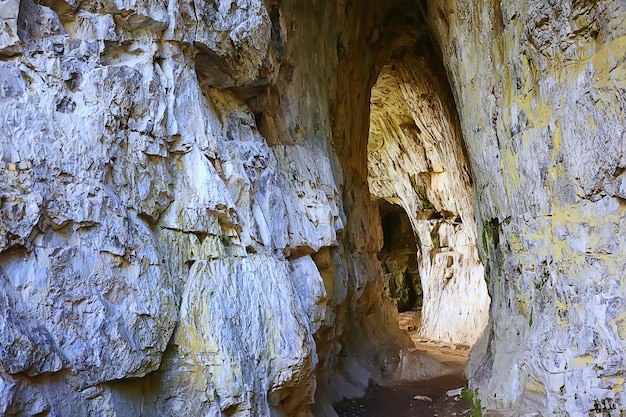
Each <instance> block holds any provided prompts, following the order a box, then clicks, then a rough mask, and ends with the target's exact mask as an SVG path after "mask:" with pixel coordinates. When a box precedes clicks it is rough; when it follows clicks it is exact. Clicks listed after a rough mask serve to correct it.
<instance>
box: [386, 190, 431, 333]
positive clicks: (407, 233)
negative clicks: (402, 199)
mask: <svg viewBox="0 0 626 417" xmlns="http://www.w3.org/2000/svg"><path fill="white" fill-rule="evenodd" d="M378 210H379V213H380V220H381V225H382V229H383V247H382V249H381V250H380V253H379V255H378V260H379V261H380V264H381V266H382V268H383V273H384V274H385V275H384V279H385V287H384V288H385V293H386V294H387V295H388V296H389V297H390V298H391V299H392V300H394V303H395V304H396V307H397V308H398V312H406V311H414V310H417V309H419V308H421V306H422V302H423V290H422V282H421V279H420V275H419V269H418V265H417V247H418V245H417V242H416V241H415V235H414V234H413V228H412V227H411V220H410V219H409V216H408V215H407V213H406V211H405V210H404V209H403V208H402V206H400V205H398V204H391V203H389V202H387V201H386V200H379V201H378ZM411 327H415V326H414V325H411ZM412 330H415V329H412Z"/></svg>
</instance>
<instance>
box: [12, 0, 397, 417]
mask: <svg viewBox="0 0 626 417" xmlns="http://www.w3.org/2000/svg"><path fill="white" fill-rule="evenodd" d="M5 3H6V4H4V5H2V7H1V8H0V9H1V10H0V13H2V16H0V17H2V23H3V26H2V36H0V41H1V42H0V56H1V57H0V58H1V59H0V85H1V86H2V94H1V97H0V100H1V101H2V108H3V109H4V110H5V111H3V112H2V114H1V115H0V130H1V131H2V132H5V134H3V135H2V136H1V137H0V161H1V162H0V164H1V165H0V174H1V175H0V197H1V200H0V202H1V205H2V211H1V212H0V215H1V221H0V231H1V232H0V287H1V288H2V291H1V292H0V293H1V295H0V300H1V301H2V302H1V304H0V307H1V311H2V313H1V314H0V323H1V324H2V328H3V329H5V331H3V332H2V334H1V335H0V341H1V345H2V349H1V350H0V414H3V415H35V414H37V415H59V416H61V415H70V414H71V415H85V416H86V415H89V416H105V415H106V416H110V415H200V414H202V415H215V416H218V415H241V416H243V415H269V414H275V415H309V414H310V409H311V405H312V404H313V402H314V401H315V396H316V395H317V396H318V401H317V405H316V406H317V407H318V408H320V410H323V409H324V407H328V406H329V405H330V402H329V401H332V400H334V399H338V398H341V397H342V396H343V395H346V394H352V395H357V394H358V393H360V392H362V389H363V388H364V387H365V386H366V385H367V384H368V382H369V380H370V378H376V377H380V376H381V375H382V374H383V372H387V373H390V374H391V373H393V372H394V363H397V361H398V359H397V355H396V354H395V352H397V349H398V348H399V347H400V346H403V345H407V344H408V343H409V341H408V338H406V337H405V336H403V335H402V334H401V333H400V331H399V330H395V329H394V328H389V326H388V325H389V323H393V320H394V315H393V314H394V310H393V305H392V304H391V301H390V300H389V299H388V298H385V297H383V296H382V294H383V293H382V271H381V269H380V265H379V264H378V262H377V260H376V257H375V254H376V252H377V251H378V249H379V248H380V245H381V244H382V233H381V231H380V228H379V227H374V228H371V229H370V228H369V227H368V228H367V230H363V229H362V228H355V225H356V224H360V225H366V224H368V222H369V218H370V217H371V216H374V217H373V218H375V219H377V216H376V215H375V207H374V206H373V205H368V204H364V203H363V201H366V199H361V198H360V197H359V192H355V191H351V190H353V187H352V186H348V187H347V188H346V187H345V185H346V184H347V183H344V179H343V177H342V167H341V166H340V164H339V163H338V159H337V156H336V154H335V153H334V152H333V150H332V148H331V146H330V143H331V130H330V129H331V118H330V112H331V110H332V106H331V105H330V101H331V93H332V91H333V84H332V82H330V81H329V78H328V77H330V76H332V74H333V73H334V72H335V71H336V65H337V57H336V51H335V50H334V49H333V50H326V49H325V48H322V46H324V45H326V40H325V39H320V35H319V34H320V33H322V34H325V36H326V38H327V39H329V40H330V41H329V42H335V39H336V37H337V30H336V26H335V22H334V21H333V20H332V19H331V17H332V16H334V15H335V13H336V10H335V7H334V6H333V5H325V6H323V5H313V4H310V5H308V6H306V7H301V6H300V5H298V6H297V7H296V4H295V2H292V3H289V2H283V4H281V5H280V6H279V5H278V4H274V3H271V2H268V4H265V3H263V2H260V1H237V2H234V1H215V2H213V1H212V2H205V3H202V2H200V3H198V2H186V1H179V2H171V3H169V4H167V5H166V4H162V3H158V2H132V1H131V2H119V1H107V2H100V3H89V2H68V3H65V2H52V1H51V2H48V1H42V2H40V3H36V2H34V1H32V0H23V1H18V0H15V1H9V2H5ZM328 22H332V23H331V24H329V23H328ZM320 25H327V26H326V27H324V26H321V29H322V30H321V32H320ZM346 36H348V37H353V36H354V34H353V33H352V32H349V33H348V34H347V35H346ZM311 48H314V50H315V51H317V52H316V54H315V55H311V54H310V50H311ZM311 65H314V71H309V70H308V68H310V67H311ZM315 108H317V110H315V111H312V109H315ZM363 117H364V119H363V121H364V122H365V121H366V120H367V115H366V113H364V114H363ZM342 123H344V124H345V122H342ZM362 126H363V127H365V126H366V125H365V124H362ZM340 186H344V188H346V190H345V193H346V194H347V195H349V196H350V197H349V198H354V200H353V201H354V202H353V203H350V204H354V205H357V203H356V201H358V204H360V205H361V206H359V209H358V210H362V211H358V210H357V211H355V213H354V214H353V215H351V216H350V219H348V218H347V216H346V214H345V211H346V205H345V204H344V203H343V196H342V191H341V188H340ZM360 192H361V193H366V192H367V189H366V188H361V191H360ZM364 195H366V194H364ZM361 200H362V201H361ZM344 231H347V232H348V233H345V232H344ZM348 339H351V340H355V343H354V344H353V346H354V347H351V346H350V344H349V343H347V342H346V340H348ZM381 341H382V343H381ZM381 346H386V348H384V349H381ZM385 349H387V350H385ZM381 351H383V352H384V353H382V354H380V352H381ZM394 355H395V356H394ZM374 356H376V358H375V359H372V358H373V357H374ZM340 357H342V358H344V359H341V360H340ZM394 361H395V362H394ZM344 368H345V369H352V370H353V369H360V370H361V371H360V374H359V375H358V376H355V375H349V372H348V371H345V372H343V373H341V372H340V370H341V369H344ZM331 380H332V381H331ZM333 384H334V385H333ZM330 385H333V386H334V387H336V388H337V387H341V388H340V389H339V388H337V389H328V390H324V389H323V388H324V387H328V386H330ZM318 386H319V387H320V389H317V390H316V387H318ZM320 412H322V411H320ZM328 412H329V413H331V414H332V411H331V410H329V411H328Z"/></svg>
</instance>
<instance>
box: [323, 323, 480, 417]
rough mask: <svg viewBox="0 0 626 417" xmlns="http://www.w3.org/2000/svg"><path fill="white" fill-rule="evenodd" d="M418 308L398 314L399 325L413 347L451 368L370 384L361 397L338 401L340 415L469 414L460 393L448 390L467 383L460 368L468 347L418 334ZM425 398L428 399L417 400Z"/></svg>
mask: <svg viewBox="0 0 626 417" xmlns="http://www.w3.org/2000/svg"><path fill="white" fill-rule="evenodd" d="M419 315H420V313H419V311H409V312H404V313H400V314H399V325H400V327H401V328H404V329H405V330H408V331H409V334H410V335H411V338H412V339H413V342H414V343H415V348H416V349H417V350H418V351H420V352H423V354H424V355H426V356H430V357H431V358H433V359H436V360H437V361H439V362H441V363H442V364H444V365H446V366H447V367H448V368H451V370H452V372H451V373H449V374H446V375H438V376H433V377H432V378H430V379H427V380H423V381H415V382H400V381H389V382H387V383H385V384H384V385H377V386H371V387H370V388H369V389H368V390H367V393H366V394H365V396H364V397H363V398H358V399H354V400H346V401H343V402H341V403H340V404H337V405H336V406H335V409H336V411H337V414H338V415H339V417H422V416H428V417H431V416H437V417H443V416H468V415H469V414H470V406H469V404H468V403H467V401H466V400H465V399H463V398H461V397H460V396H459V395H448V394H447V391H450V390H456V389H458V388H462V387H465V386H467V380H466V379H465V376H464V375H463V368H464V366H465V363H466V362H467V358H468V355H469V346H467V345H459V344H456V345H455V344H447V343H443V342H436V341H431V340H426V339H421V338H419V337H418V336H417V334H416V331H415V329H416V328H418V327H419ZM420 397H428V398H430V399H431V400H432V401H428V399H426V398H424V399H420Z"/></svg>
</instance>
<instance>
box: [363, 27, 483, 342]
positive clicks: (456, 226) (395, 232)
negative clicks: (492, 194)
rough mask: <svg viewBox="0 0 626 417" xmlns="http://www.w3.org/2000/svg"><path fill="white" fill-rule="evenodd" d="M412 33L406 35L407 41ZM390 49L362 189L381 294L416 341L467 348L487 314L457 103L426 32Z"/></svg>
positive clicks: (373, 105)
mask: <svg viewBox="0 0 626 417" xmlns="http://www.w3.org/2000/svg"><path fill="white" fill-rule="evenodd" d="M413 40H414V42H413ZM413 40H412V41H411V42H406V41H405V42H402V43H400V46H399V47H397V48H395V49H394V50H392V51H391V52H390V53H389V56H388V58H387V59H386V62H385V65H382V66H381V70H380V72H379V74H378V78H377V80H376V82H375V84H374V86H373V87H372V90H371V99H370V123H369V137H368V187H369V191H370V195H371V196H372V198H373V199H374V200H375V201H376V203H377V204H378V207H379V213H380V219H381V226H382V233H383V245H382V248H381V250H380V253H379V254H378V257H379V260H380V262H381V267H382V269H383V272H384V277H385V292H386V293H387V295H388V296H390V297H391V298H392V299H393V300H394V302H395V303H396V306H397V308H398V311H399V312H406V311H413V312H414V313H415V314H414V315H413V317H412V318H413V320H410V319H411V317H409V320H408V322H407V317H406V315H405V316H404V317H403V315H400V316H401V318H402V319H403V320H404V323H403V324H404V325H405V326H404V327H405V328H408V330H409V332H410V333H413V334H412V336H414V340H416V339H421V340H432V341H440V342H447V343H451V344H453V345H455V346H458V345H462V346H471V345H472V344H473V343H474V342H475V341H476V340H477V339H478V337H479V335H480V334H481V333H482V331H483V329H484V327H485V325H486V324H487V320H488V309H489V302H490V300H489V296H488V293H487V286H486V283H485V279H484V268H483V266H482V264H481V261H480V259H479V255H478V250H477V247H476V241H477V239H476V234H477V232H476V229H477V228H476V223H475V220H474V213H473V208H472V185H471V184H472V182H471V177H470V171H469V165H468V162H467V157H466V153H465V150H464V144H463V138H462V133H461V129H460V123H459V120H458V115H457V112H456V105H455V102H454V99H453V96H452V93H451V90H450V86H449V84H448V79H447V75H446V72H445V69H444V67H443V64H442V63H441V62H442V61H441V58H440V55H439V54H438V51H437V49H436V48H435V47H434V46H433V42H431V41H430V39H429V37H428V35H427V34H417V36H416V37H415V38H414V39H413Z"/></svg>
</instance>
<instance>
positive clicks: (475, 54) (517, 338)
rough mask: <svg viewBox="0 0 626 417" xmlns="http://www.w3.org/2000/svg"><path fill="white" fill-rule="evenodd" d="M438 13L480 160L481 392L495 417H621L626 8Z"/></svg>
mask: <svg viewBox="0 0 626 417" xmlns="http://www.w3.org/2000/svg"><path fill="white" fill-rule="evenodd" d="M428 6H429V7H428V15H429V20H430V21H431V23H432V27H433V28H434V33H435V34H436V37H437V38H438V41H439V43H440V44H441V46H442V50H443V55H444V57H445V61H446V63H447V69H448V73H449V76H450V80H451V83H452V85H453V91H454V92H455V97H456V101H457V103H458V107H459V114H460V117H461V125H462V128H463V134H464V137H465V143H466V146H467V150H468V154H469V159H470V161H471V168H472V174H473V179H474V182H475V190H476V194H475V196H476V198H475V207H476V216H477V222H478V224H479V234H480V236H481V238H480V240H481V241H482V244H481V246H482V247H481V251H482V257H483V259H484V260H485V268H486V269H487V271H488V276H489V280H490V282H489V287H490V292H491V295H492V307H491V321H492V323H491V325H490V326H489V327H488V329H487V330H486V332H485V334H484V336H483V340H482V342H481V346H480V347H479V348H477V349H475V350H474V352H473V353H474V354H473V360H472V362H473V363H472V366H471V370H470V376H471V381H472V386H473V387H475V388H477V389H478V390H479V395H480V397H481V399H482V401H483V402H482V404H483V405H484V406H487V407H488V408H490V409H499V410H516V411H517V412H520V413H521V412H526V413H532V412H537V413H541V414H542V415H546V414H553V413H556V414H557V415H590V414H591V415H592V414H593V413H594V412H597V413H599V415H620V412H623V411H620V410H624V409H626V396H625V395H624V385H623V384H624V370H625V369H626V367H625V365H626V364H625V363H624V357H625V356H624V354H625V353H626V352H625V349H626V337H625V336H626V335H625V333H624V329H625V328H624V324H625V322H624V317H625V315H626V301H625V300H626V298H625V296H626V287H625V286H624V284H625V281H624V273H623V271H624V266H625V265H624V263H625V262H626V261H625V259H626V258H625V257H624V250H625V248H626V246H625V245H624V243H625V242H624V236H625V235H624V232H623V231H624V222H625V220H626V210H625V209H626V206H625V205H624V198H623V197H624V196H623V194H622V192H621V191H620V190H621V187H622V183H623V175H622V174H623V171H624V165H625V161H626V159H625V158H626V153H625V149H624V146H625V144H626V140H625V139H626V137H625V130H624V129H625V127H624V126H625V125H624V110H625V105H626V102H625V96H626V94H625V90H624V86H625V85H626V81H625V80H626V66H625V62H626V61H625V60H624V45H625V41H626V36H625V35H626V25H624V21H625V20H624V19H625V18H626V7H625V5H624V3H623V2H612V1H598V2H585V1H582V2H581V1H562V2H537V1H515V2H513V1H502V2H499V1H495V2H481V3H471V2H470V3H468V2H464V1H445V2H434V1H433V2H429V4H428Z"/></svg>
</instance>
